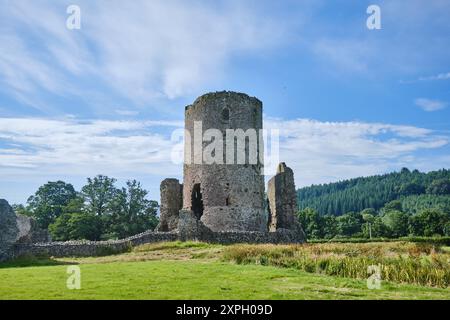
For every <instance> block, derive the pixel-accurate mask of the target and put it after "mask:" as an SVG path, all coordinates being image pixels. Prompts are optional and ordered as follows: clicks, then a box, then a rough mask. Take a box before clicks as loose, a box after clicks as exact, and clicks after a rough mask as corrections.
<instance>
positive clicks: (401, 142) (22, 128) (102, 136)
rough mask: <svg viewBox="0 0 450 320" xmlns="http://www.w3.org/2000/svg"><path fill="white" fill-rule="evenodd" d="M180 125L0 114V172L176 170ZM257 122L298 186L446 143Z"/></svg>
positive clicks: (414, 134) (412, 158) (410, 133)
mask: <svg viewBox="0 0 450 320" xmlns="http://www.w3.org/2000/svg"><path fill="white" fill-rule="evenodd" d="M182 126H183V123H182V122H179V121H173V122H172V121H166V122H159V121H153V122H149V121H100V120H93V121H80V120H76V119H63V120H45V119H30V118H0V143H1V144H0V175H2V176H3V177H5V176H14V177H20V176H26V177H32V176H36V175H38V176H44V177H45V176H55V175H61V178H64V176H66V175H67V174H69V173H70V175H78V176H82V177H86V176H90V175H95V174H98V173H105V172H107V173H108V174H111V175H113V176H129V177H132V178H139V177H142V176H152V175H153V176H161V175H164V176H179V175H180V174H181V171H182V166H180V165H178V164H174V163H172V162H171V152H172V148H173V147H174V146H175V144H176V142H174V141H172V140H171V138H170V134H171V130H174V129H178V128H182ZM160 128H164V129H166V130H164V131H161V130H159V129H160ZM265 128H267V129H279V130H280V160H281V161H286V162H287V163H288V164H289V165H290V166H292V167H293V168H294V169H295V172H296V178H297V184H298V185H299V186H300V185H308V184H312V183H322V182H329V181H334V180H339V179H344V178H351V177H356V176H361V175H370V174H378V173H383V172H386V171H389V170H396V169H398V168H399V167H402V166H414V165H415V164H416V163H424V161H423V159H422V158H421V156H420V152H422V151H425V150H432V149H439V148H442V147H444V146H446V145H448V143H449V137H448V136H444V135H441V134H438V133H436V132H434V131H432V130H428V129H423V128H418V127H414V126H401V125H389V124H382V123H365V122H320V121H315V120H309V119H297V120H289V121H288V120H282V119H273V118H267V119H266V120H265ZM161 132H164V133H161Z"/></svg>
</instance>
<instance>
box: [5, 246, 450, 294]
mask: <svg viewBox="0 0 450 320" xmlns="http://www.w3.org/2000/svg"><path fill="white" fill-rule="evenodd" d="M313 246H318V245H313ZM276 247H278V246H274V247H272V248H271V250H274V248H276ZM287 247H288V246H284V247H283V246H279V248H280V249H282V250H285V251H286V248H287ZM249 248H253V249H252V250H253V251H252V252H256V253H257V254H259V256H261V250H263V251H264V250H267V249H268V247H267V246H239V245H238V246H229V247H225V246H220V245H209V244H204V243H164V244H152V245H145V246H141V247H138V248H135V249H134V250H133V251H132V252H130V253H126V254H121V255H115V256H106V257H98V258H64V259H22V260H19V261H15V262H13V263H8V264H3V265H0V299H90V300H91V299H450V290H449V288H448V287H447V288H438V287H430V286H418V285H411V284H401V283H395V282H388V281H382V283H381V289H376V290H369V289H368V288H367V284H366V280H364V279H352V278H346V277H341V276H330V275H326V274H317V273H311V272H306V271H304V270H299V269H298V268H295V267H291V266H273V265H266V266H264V265H261V264H258V263H252V262H250V260H248V261H245V263H236V262H235V261H234V262H233V261H232V260H233V259H234V258H235V257H236V256H234V258H230V254H232V253H234V254H236V252H242V250H243V249H246V251H245V252H246V254H247V257H249V255H248V249H249ZM283 248H284V249H283ZM295 248H297V249H296V250H298V247H295ZM334 249H336V250H337V248H334ZM410 249H411V248H410ZM308 250H311V247H309V249H308ZM323 250H325V249H323ZM349 250H351V251H352V252H354V250H355V247H350V249H349ZM368 250H369V249H368ZM371 250H374V249H373V247H372V249H371ZM369 252H371V251H370V250H369ZM401 252H402V251H401ZM340 254H342V252H340ZM433 254H434V253H433ZM443 254H448V253H443ZM241 262H242V261H241ZM68 265H78V266H79V267H80V270H81V289H80V290H69V289H67V287H66V280H67V278H68V274H67V273H66V271H67V266H68Z"/></svg>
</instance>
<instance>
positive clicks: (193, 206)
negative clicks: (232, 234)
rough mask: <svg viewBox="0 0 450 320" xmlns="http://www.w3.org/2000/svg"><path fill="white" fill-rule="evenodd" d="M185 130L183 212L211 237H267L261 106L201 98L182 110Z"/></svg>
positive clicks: (239, 98)
mask: <svg viewBox="0 0 450 320" xmlns="http://www.w3.org/2000/svg"><path fill="white" fill-rule="evenodd" d="M185 129H186V131H187V133H189V135H190V139H189V137H187V138H186V139H185V164H184V188H183V209H185V210H192V211H193V212H194V215H195V216H196V217H197V219H199V220H201V221H202V222H203V224H204V225H206V226H207V227H208V228H209V229H211V230H212V231H267V219H268V217H267V216H266V213H265V209H264V208H265V201H264V176H263V175H262V172H261V171H262V165H263V153H264V152H263V143H262V138H260V130H261V129H262V102H261V101H259V100H258V99H256V98H252V97H249V96H248V95H246V94H242V93H235V92H217V93H208V94H205V95H203V96H201V97H199V98H198V99H197V100H196V101H195V102H194V103H193V104H192V105H190V106H187V107H186V111H185ZM211 129H213V130H211ZM187 136H188V135H187ZM261 137H262V135H261ZM214 143H215V144H214ZM220 144H222V146H223V148H220ZM213 145H215V146H216V147H215V148H212V146H213ZM230 147H231V148H232V149H230ZM243 152H244V153H245V154H243ZM205 154H206V156H205ZM208 154H209V156H212V157H214V159H215V160H214V162H212V163H211V160H210V158H209V160H208V159H207V158H206V157H207V155H208ZM230 155H231V156H230Z"/></svg>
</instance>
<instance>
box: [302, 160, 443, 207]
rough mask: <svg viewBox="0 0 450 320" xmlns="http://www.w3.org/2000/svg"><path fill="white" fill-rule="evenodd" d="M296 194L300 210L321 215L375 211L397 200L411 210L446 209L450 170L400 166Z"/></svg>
mask: <svg viewBox="0 0 450 320" xmlns="http://www.w3.org/2000/svg"><path fill="white" fill-rule="evenodd" d="M297 196H298V201H299V207H300V209H305V208H313V209H316V210H317V211H318V212H319V213H320V214H322V215H325V214H333V215H341V214H344V213H347V212H352V211H353V212H360V211H361V210H364V209H366V208H374V209H376V210H378V209H380V208H382V207H383V206H384V205H385V204H386V203H387V202H390V201H392V200H397V199H398V200H402V204H403V205H404V206H405V207H406V208H407V209H408V211H409V210H410V211H411V212H412V213H414V212H415V211H416V210H417V209H422V208H424V207H428V206H431V207H436V206H437V207H442V208H444V209H445V210H448V209H449V208H450V170H446V169H442V170H439V171H432V172H428V173H423V172H420V171H418V170H414V171H410V170H408V169H407V168H403V169H402V170H401V171H400V172H393V173H389V174H384V175H377V176H371V177H361V178H355V179H350V180H344V181H341V182H336V183H329V184H323V185H313V186H310V187H305V188H301V189H299V190H297Z"/></svg>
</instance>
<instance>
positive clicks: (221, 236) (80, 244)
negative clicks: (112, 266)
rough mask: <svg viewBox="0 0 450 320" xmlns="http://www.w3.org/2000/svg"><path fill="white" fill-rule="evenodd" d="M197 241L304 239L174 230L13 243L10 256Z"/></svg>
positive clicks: (288, 233)
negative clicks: (99, 238) (110, 237)
mask: <svg viewBox="0 0 450 320" xmlns="http://www.w3.org/2000/svg"><path fill="white" fill-rule="evenodd" d="M177 240H180V241H186V240H197V241H204V242H209V243H220V244H233V243H273V244H281V243H303V242H304V239H303V238H302V237H300V236H299V234H296V233H295V232H294V231H292V230H284V229H279V230H277V231H276V232H256V231H250V232H248V231H247V232H239V231H237V232H205V230H204V229H203V230H201V232H199V233H197V234H196V235H193V234H190V235H189V236H187V237H186V234H185V233H184V234H181V233H178V232H152V231H148V232H144V233H142V234H139V235H136V236H133V237H130V238H127V239H123V240H115V241H69V242H48V243H35V244H16V245H15V246H14V248H13V250H12V256H11V258H18V257H21V256H48V257H95V256H104V255H111V254H118V253H123V252H127V251H129V250H130V249H131V248H132V247H134V246H138V245H142V244H146V243H157V242H165V241H177Z"/></svg>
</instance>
